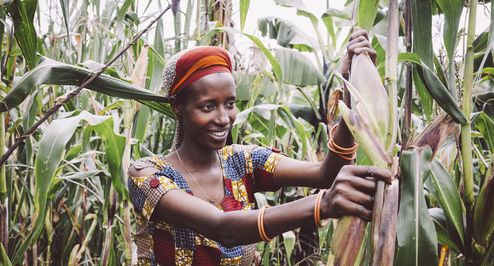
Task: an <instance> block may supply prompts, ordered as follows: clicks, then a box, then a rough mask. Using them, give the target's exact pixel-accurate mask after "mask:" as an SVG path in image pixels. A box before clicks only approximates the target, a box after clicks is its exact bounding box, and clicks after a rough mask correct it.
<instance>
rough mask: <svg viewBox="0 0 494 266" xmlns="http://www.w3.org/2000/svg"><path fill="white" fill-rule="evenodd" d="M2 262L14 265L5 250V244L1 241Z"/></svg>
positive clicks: (7, 265) (5, 264)
mask: <svg viewBox="0 0 494 266" xmlns="http://www.w3.org/2000/svg"><path fill="white" fill-rule="evenodd" d="M0 264H1V265H4V266H12V262H10V258H9V255H8V254H7V252H6V251H5V248H4V247H3V244H1V243H0Z"/></svg>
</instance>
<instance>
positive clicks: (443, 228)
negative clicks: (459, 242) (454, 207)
mask: <svg viewBox="0 0 494 266" xmlns="http://www.w3.org/2000/svg"><path fill="white" fill-rule="evenodd" d="M429 214H430V216H431V218H432V221H433V222H434V227H435V229H436V232H437V242H439V243H441V244H443V245H447V246H448V247H450V248H451V249H452V250H454V251H456V252H459V250H460V249H459V248H458V246H456V242H455V241H453V239H452V238H451V234H450V233H449V230H448V224H447V221H446V215H444V211H443V209H441V208H430V209H429Z"/></svg>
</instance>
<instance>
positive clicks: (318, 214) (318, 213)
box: [314, 189, 326, 227]
mask: <svg viewBox="0 0 494 266" xmlns="http://www.w3.org/2000/svg"><path fill="white" fill-rule="evenodd" d="M325 191H326V190H324V189H323V190H321V191H319V193H317V196H316V203H315V204H314V223H315V224H316V226H317V227H323V226H324V223H322V222H321V200H322V196H323V195H324V192H325Z"/></svg>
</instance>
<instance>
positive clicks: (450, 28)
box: [414, 0, 464, 60]
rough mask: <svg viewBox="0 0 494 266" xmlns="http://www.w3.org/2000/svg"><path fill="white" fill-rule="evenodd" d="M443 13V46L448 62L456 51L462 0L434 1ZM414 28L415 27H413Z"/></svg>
mask: <svg viewBox="0 0 494 266" xmlns="http://www.w3.org/2000/svg"><path fill="white" fill-rule="evenodd" d="M436 3H437V4H438V5H439V7H440V8H441V10H442V11H443V13H444V21H445V22H444V33H443V38H444V44H445V45H444V46H445V47H446V52H447V53H448V58H449V60H452V59H453V56H454V54H455V51H456V45H457V41H456V39H457V36H458V26H459V23H460V17H461V11H462V10H463V3H464V1H463V0H436ZM414 28H415V27H414Z"/></svg>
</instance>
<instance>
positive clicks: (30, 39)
mask: <svg viewBox="0 0 494 266" xmlns="http://www.w3.org/2000/svg"><path fill="white" fill-rule="evenodd" d="M37 5H38V1H37V0H24V1H13V2H12V3H11V4H10V5H9V6H8V8H7V10H8V12H9V15H10V17H11V18H12V20H13V22H14V29H15V32H14V34H15V38H16V40H17V43H18V44H19V47H20V48H21V50H22V54H23V56H24V58H25V59H26V63H27V65H28V66H29V68H31V69H32V68H34V67H35V66H36V63H37V62H38V58H37V57H38V56H37V51H38V36H37V35H36V30H35V28H34V23H33V20H34V13H35V12H36V8H37Z"/></svg>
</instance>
